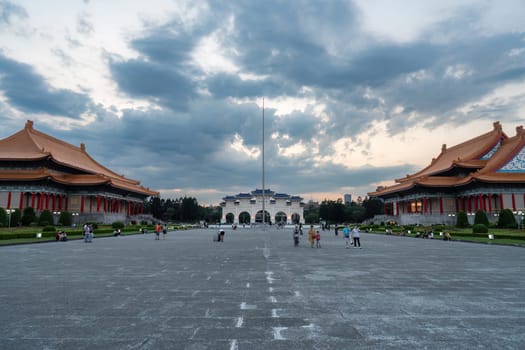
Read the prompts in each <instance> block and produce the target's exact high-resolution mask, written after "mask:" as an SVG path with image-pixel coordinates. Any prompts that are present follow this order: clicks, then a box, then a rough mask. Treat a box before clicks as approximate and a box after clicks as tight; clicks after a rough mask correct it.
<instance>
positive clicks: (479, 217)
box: [474, 209, 489, 227]
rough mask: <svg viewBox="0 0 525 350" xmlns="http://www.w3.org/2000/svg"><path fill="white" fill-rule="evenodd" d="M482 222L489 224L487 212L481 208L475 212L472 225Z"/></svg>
mask: <svg viewBox="0 0 525 350" xmlns="http://www.w3.org/2000/svg"><path fill="white" fill-rule="evenodd" d="M477 224H482V225H485V226H487V227H488V226H489V218H488V217H487V214H485V212H484V211H483V210H481V209H479V210H478V211H477V212H476V216H474V225H477Z"/></svg>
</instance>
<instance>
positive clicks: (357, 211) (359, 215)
mask: <svg viewBox="0 0 525 350" xmlns="http://www.w3.org/2000/svg"><path fill="white" fill-rule="evenodd" d="M351 208H352V211H351V213H352V214H351V220H352V222H362V221H363V220H364V218H365V215H366V209H365V207H363V206H362V205H359V204H355V205H352V206H351Z"/></svg>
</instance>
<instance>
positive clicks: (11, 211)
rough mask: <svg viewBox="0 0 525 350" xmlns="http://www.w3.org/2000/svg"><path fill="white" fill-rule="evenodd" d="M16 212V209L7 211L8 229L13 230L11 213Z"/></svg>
mask: <svg viewBox="0 0 525 350" xmlns="http://www.w3.org/2000/svg"><path fill="white" fill-rule="evenodd" d="M14 212H15V209H6V213H7V215H8V217H7V222H8V224H7V225H8V226H7V228H8V229H11V213H14Z"/></svg>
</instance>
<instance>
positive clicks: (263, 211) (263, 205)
mask: <svg viewBox="0 0 525 350" xmlns="http://www.w3.org/2000/svg"><path fill="white" fill-rule="evenodd" d="M262 223H263V227H264V226H265V225H266V209H265V199H264V97H263V100H262Z"/></svg>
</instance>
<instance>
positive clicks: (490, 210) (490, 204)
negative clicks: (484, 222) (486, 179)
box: [489, 194, 492, 213]
mask: <svg viewBox="0 0 525 350" xmlns="http://www.w3.org/2000/svg"><path fill="white" fill-rule="evenodd" d="M489 213H492V195H491V194H489Z"/></svg>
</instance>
